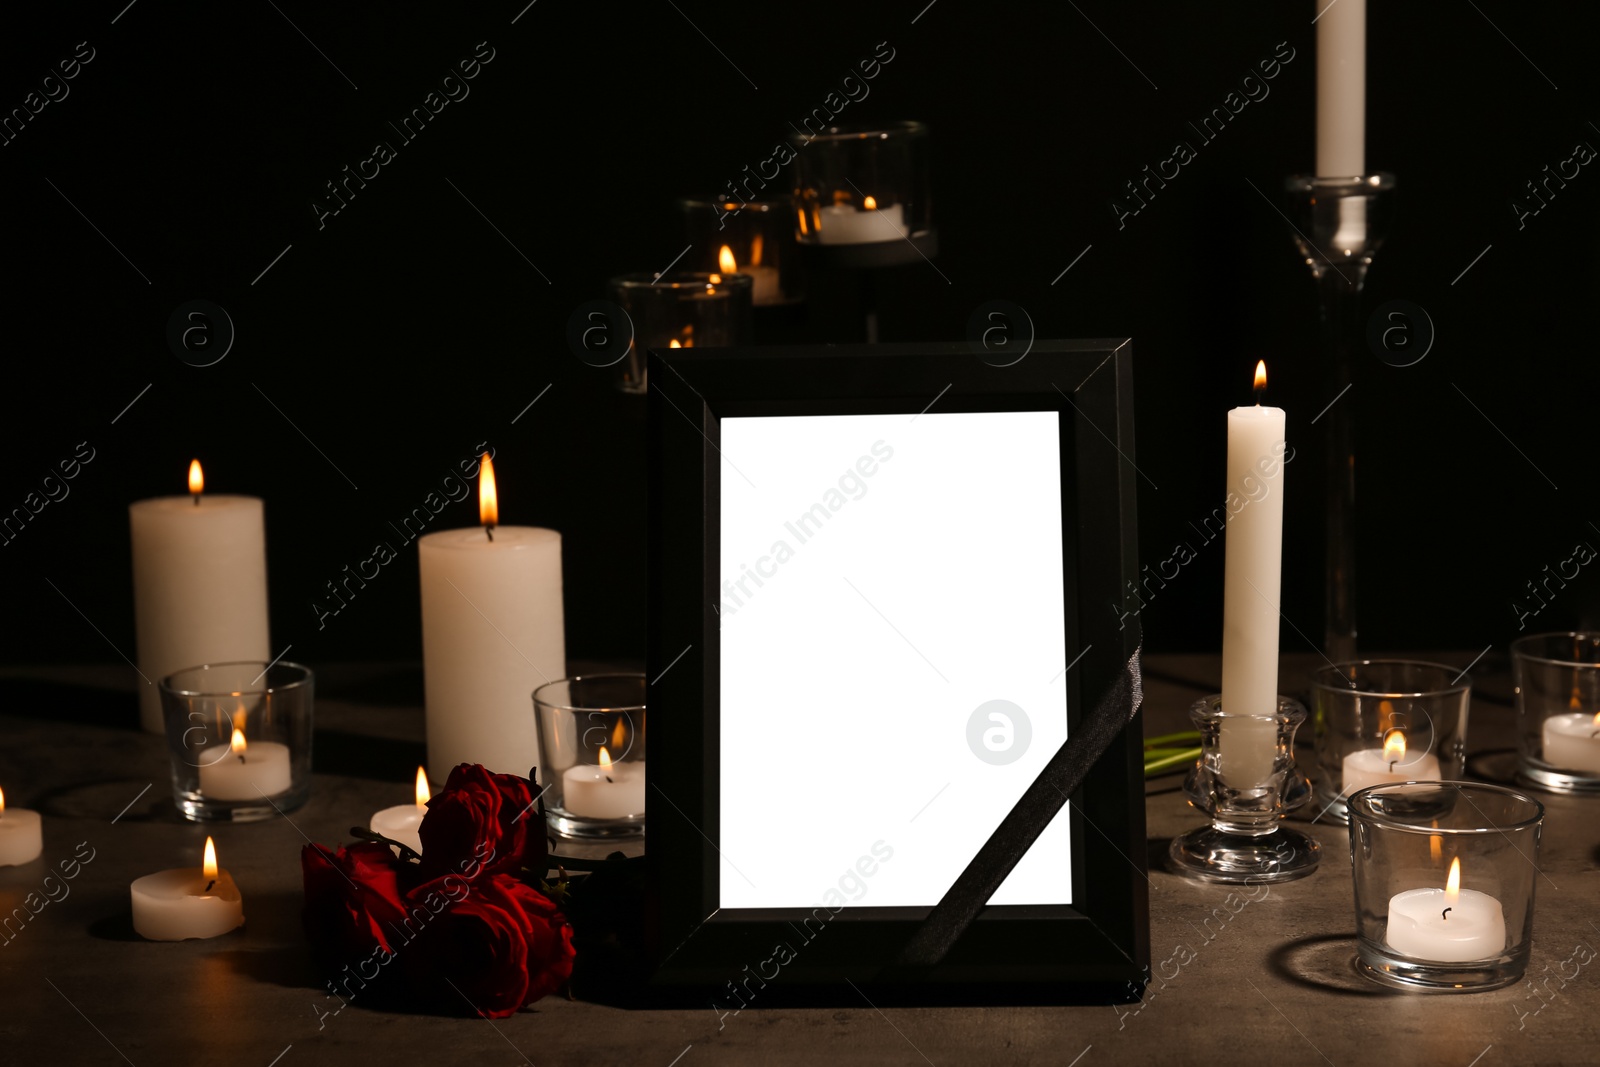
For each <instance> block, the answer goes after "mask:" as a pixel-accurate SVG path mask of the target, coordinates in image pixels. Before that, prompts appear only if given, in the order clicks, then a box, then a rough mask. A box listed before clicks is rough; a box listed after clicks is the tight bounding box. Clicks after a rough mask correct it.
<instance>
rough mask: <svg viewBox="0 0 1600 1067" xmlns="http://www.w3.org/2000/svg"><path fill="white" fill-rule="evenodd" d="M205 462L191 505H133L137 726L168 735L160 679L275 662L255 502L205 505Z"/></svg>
mask: <svg viewBox="0 0 1600 1067" xmlns="http://www.w3.org/2000/svg"><path fill="white" fill-rule="evenodd" d="M204 486H205V478H204V475H203V474H202V472H201V470H200V461H199V460H194V461H193V462H192V463H190V464H189V495H188V496H186V497H179V496H164V497H156V498H154V499H151V500H138V501H135V502H134V503H132V504H130V505H128V528H129V534H130V535H131V538H132V542H133V609H134V623H135V629H136V632H137V637H138V641H137V644H138V653H139V670H140V672H141V673H142V674H143V675H144V677H145V678H148V679H149V681H150V684H148V685H143V684H141V685H140V687H139V722H140V725H141V726H143V727H144V729H146V730H148V731H150V732H151V733H161V732H163V730H164V726H163V720H162V714H161V691H160V689H159V688H158V687H159V684H160V682H161V679H162V678H164V677H166V676H167V675H169V674H171V673H172V672H174V671H178V670H182V669H183V668H185V667H195V666H199V665H200V664H203V663H225V662H229V661H232V660H260V661H261V662H263V663H264V662H266V661H267V660H269V659H271V658H272V652H271V650H270V648H269V647H268V637H267V534H266V527H265V525H264V523H263V519H262V504H261V500H260V498H259V497H253V496H205V495H203V494H202V492H201V490H202V489H203V488H204Z"/></svg>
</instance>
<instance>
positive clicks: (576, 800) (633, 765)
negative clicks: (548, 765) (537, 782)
mask: <svg viewBox="0 0 1600 1067" xmlns="http://www.w3.org/2000/svg"><path fill="white" fill-rule="evenodd" d="M561 806H562V807H563V808H565V809H566V810H567V811H569V812H571V813H572V814H573V815H577V816H580V817H582V818H586V819H621V818H625V817H627V816H629V815H643V814H644V762H643V761H642V760H632V761H629V762H626V763H613V762H612V761H611V753H609V752H607V751H606V747H605V746H604V745H601V746H600V762H599V765H598V766H590V765H589V764H586V763H581V764H579V765H578V766H576V767H568V768H567V769H566V771H565V773H563V774H562V776H561Z"/></svg>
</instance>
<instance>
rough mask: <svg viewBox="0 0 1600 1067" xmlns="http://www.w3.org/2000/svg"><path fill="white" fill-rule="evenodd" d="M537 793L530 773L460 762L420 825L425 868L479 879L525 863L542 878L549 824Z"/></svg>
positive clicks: (432, 872) (433, 872) (436, 872)
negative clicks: (537, 804)
mask: <svg viewBox="0 0 1600 1067" xmlns="http://www.w3.org/2000/svg"><path fill="white" fill-rule="evenodd" d="M535 795H536V794H535V793H534V791H533V788H532V786H531V784H530V783H529V781H528V780H527V779H526V778H518V777H517V776H516V775H514V774H493V773H491V772H489V771H487V770H485V769H484V768H483V767H482V766H480V765H479V764H476V763H463V764H461V765H460V766H458V767H456V768H455V769H454V770H452V771H451V772H450V778H449V779H448V780H447V781H446V782H445V784H444V790H443V791H442V792H441V793H439V795H438V796H435V797H434V798H433V799H432V800H431V801H429V802H428V813H427V814H426V815H424V816H423V817H422V825H421V827H419V828H418V830H417V835H418V836H419V837H421V838H422V867H423V871H424V873H426V874H428V875H443V874H447V873H448V874H465V875H466V876H467V877H468V878H475V877H477V876H478V875H479V874H480V873H481V874H495V873H498V872H506V873H512V874H514V873H516V872H517V871H518V870H519V869H521V868H523V867H527V868H529V869H531V870H532V871H534V872H535V873H536V875H537V876H539V877H543V875H544V871H545V847H546V841H545V828H544V818H543V816H541V815H540V814H539V811H538V809H537V808H536V807H535V805H534V802H533V801H534V797H535Z"/></svg>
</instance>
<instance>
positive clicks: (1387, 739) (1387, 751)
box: [1383, 726, 1406, 763]
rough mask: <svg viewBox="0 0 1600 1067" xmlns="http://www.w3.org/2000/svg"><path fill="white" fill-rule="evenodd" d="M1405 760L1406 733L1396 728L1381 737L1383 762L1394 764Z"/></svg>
mask: <svg viewBox="0 0 1600 1067" xmlns="http://www.w3.org/2000/svg"><path fill="white" fill-rule="evenodd" d="M1405 758H1406V732H1405V731H1404V730H1402V729H1400V727H1398V726H1396V727H1395V728H1394V729H1393V730H1390V731H1389V732H1388V733H1386V734H1384V735H1383V760H1384V762H1385V763H1396V762H1398V761H1400V760H1403V759H1405Z"/></svg>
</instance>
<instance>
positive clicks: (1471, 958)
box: [1350, 782, 1544, 993]
mask: <svg viewBox="0 0 1600 1067" xmlns="http://www.w3.org/2000/svg"><path fill="white" fill-rule="evenodd" d="M1543 823H1544V808H1543V806H1542V805H1540V804H1539V802H1538V801H1536V800H1532V799H1530V798H1529V797H1526V796H1523V795H1522V794H1520V793H1514V792H1512V791H1511V790H1509V789H1502V788H1501V787H1499V786H1493V785H1479V784H1477V783H1475V782H1408V783H1404V784H1391V785H1380V786H1372V787H1370V788H1367V789H1363V790H1361V791H1359V792H1357V793H1356V794H1355V795H1353V796H1352V797H1351V798H1350V859H1351V868H1352V874H1353V877H1354V878H1355V904H1356V928H1357V930H1356V935H1357V937H1356V951H1357V959H1356V966H1357V969H1358V970H1359V971H1360V972H1361V973H1362V974H1365V975H1366V976H1367V977H1368V978H1371V979H1373V980H1374V981H1376V982H1381V983H1382V984H1384V985H1389V986H1395V987H1398V988H1401V989H1409V990H1414V991H1419V992H1442V993H1462V992H1473V991H1477V990H1486V989H1499V988H1500V987H1502V986H1506V985H1510V984H1511V983H1512V982H1515V981H1516V980H1517V979H1519V978H1521V977H1522V975H1523V972H1524V971H1525V970H1526V969H1527V966H1528V953H1529V949H1530V947H1531V945H1532V940H1533V890H1534V882H1535V880H1536V879H1537V878H1538V876H1539V838H1540V834H1541V830H1542V827H1543Z"/></svg>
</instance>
